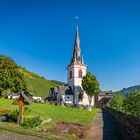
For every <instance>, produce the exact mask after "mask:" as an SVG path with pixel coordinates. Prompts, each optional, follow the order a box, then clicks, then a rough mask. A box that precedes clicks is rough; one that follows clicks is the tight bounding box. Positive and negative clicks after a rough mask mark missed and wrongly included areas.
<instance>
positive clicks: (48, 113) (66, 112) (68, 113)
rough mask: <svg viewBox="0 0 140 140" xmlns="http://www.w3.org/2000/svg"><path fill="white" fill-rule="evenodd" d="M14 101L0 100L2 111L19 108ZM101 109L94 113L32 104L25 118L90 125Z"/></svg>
mask: <svg viewBox="0 0 140 140" xmlns="http://www.w3.org/2000/svg"><path fill="white" fill-rule="evenodd" d="M12 102H13V100H8V99H3V98H0V110H3V109H8V110H15V109H18V106H14V105H11V103H12ZM98 111H99V109H97V108H94V109H93V111H87V110H85V109H77V108H65V107H61V106H54V105H49V104H31V105H29V106H28V109H27V111H26V113H25V117H37V116H40V118H41V119H43V120H44V119H46V118H52V120H53V121H66V122H75V123H81V124H86V125H90V124H92V122H93V117H94V116H95V114H96V112H98Z"/></svg>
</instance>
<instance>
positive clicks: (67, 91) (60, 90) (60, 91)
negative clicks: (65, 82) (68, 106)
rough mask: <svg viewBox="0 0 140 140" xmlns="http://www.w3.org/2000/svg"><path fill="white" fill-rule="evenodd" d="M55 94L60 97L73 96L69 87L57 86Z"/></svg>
mask: <svg viewBox="0 0 140 140" xmlns="http://www.w3.org/2000/svg"><path fill="white" fill-rule="evenodd" d="M57 92H58V94H61V95H73V92H72V89H71V87H69V86H58V87H57Z"/></svg>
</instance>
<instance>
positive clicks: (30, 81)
mask: <svg viewBox="0 0 140 140" xmlns="http://www.w3.org/2000/svg"><path fill="white" fill-rule="evenodd" d="M63 84H64V83H62V82H59V81H55V80H54V81H50V80H47V79H45V78H44V77H42V76H39V75H38V74H36V73H33V72H30V71H29V70H27V69H25V68H24V67H22V66H19V65H17V64H16V62H15V61H14V60H13V59H12V58H10V57H7V56H4V55H0V96H1V95H4V94H5V93H6V92H7V91H8V92H9V91H10V92H17V93H20V92H21V91H29V92H31V93H32V94H35V95H37V96H41V97H43V98H46V97H47V96H48V94H49V90H50V88H51V87H54V86H58V85H63Z"/></svg>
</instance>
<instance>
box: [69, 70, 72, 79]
mask: <svg viewBox="0 0 140 140" xmlns="http://www.w3.org/2000/svg"><path fill="white" fill-rule="evenodd" d="M69 78H70V79H71V78H72V71H70V73H69Z"/></svg>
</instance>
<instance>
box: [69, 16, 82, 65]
mask: <svg viewBox="0 0 140 140" xmlns="http://www.w3.org/2000/svg"><path fill="white" fill-rule="evenodd" d="M73 62H78V63H82V59H81V50H80V38H79V32H78V17H76V36H75V41H74V50H73V57H72V59H71V63H73Z"/></svg>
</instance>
